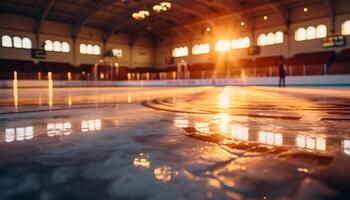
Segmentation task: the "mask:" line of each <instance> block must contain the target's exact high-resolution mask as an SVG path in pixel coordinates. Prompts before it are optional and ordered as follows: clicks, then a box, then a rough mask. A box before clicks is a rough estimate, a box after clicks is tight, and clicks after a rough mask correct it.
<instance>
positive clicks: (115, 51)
mask: <svg viewBox="0 0 350 200" xmlns="http://www.w3.org/2000/svg"><path fill="white" fill-rule="evenodd" d="M112 54H113V56H115V57H119V58H120V57H122V56H123V50H122V49H112Z"/></svg>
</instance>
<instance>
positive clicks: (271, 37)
mask: <svg viewBox="0 0 350 200" xmlns="http://www.w3.org/2000/svg"><path fill="white" fill-rule="evenodd" d="M266 44H267V45H272V44H275V34H273V33H268V34H267V37H266Z"/></svg>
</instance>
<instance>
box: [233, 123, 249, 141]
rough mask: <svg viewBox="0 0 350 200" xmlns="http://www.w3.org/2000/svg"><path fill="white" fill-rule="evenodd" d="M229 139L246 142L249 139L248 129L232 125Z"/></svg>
mask: <svg viewBox="0 0 350 200" xmlns="http://www.w3.org/2000/svg"><path fill="white" fill-rule="evenodd" d="M231 137H233V138H234V139H237V140H244V141H246V140H248V138H249V128H248V127H245V126H242V125H240V124H233V125H232V126H231Z"/></svg>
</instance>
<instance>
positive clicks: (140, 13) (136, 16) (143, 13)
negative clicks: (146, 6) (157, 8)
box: [132, 10, 149, 20]
mask: <svg viewBox="0 0 350 200" xmlns="http://www.w3.org/2000/svg"><path fill="white" fill-rule="evenodd" d="M148 16H149V11H147V10H140V11H138V12H134V13H133V14H132V17H133V18H134V19H136V20H143V19H145V18H146V17H148Z"/></svg>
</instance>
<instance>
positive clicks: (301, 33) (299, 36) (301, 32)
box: [295, 28, 306, 41]
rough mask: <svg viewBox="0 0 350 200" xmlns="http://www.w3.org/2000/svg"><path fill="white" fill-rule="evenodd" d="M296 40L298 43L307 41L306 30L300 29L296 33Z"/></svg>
mask: <svg viewBox="0 0 350 200" xmlns="http://www.w3.org/2000/svg"><path fill="white" fill-rule="evenodd" d="M295 40H296V41H303V40H306V30H305V28H298V30H297V31H296V32H295Z"/></svg>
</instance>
